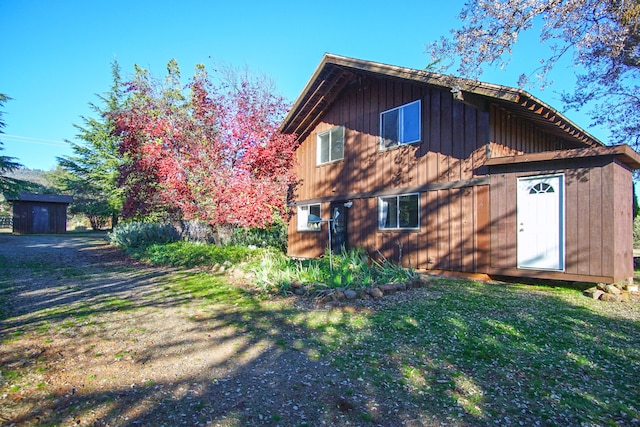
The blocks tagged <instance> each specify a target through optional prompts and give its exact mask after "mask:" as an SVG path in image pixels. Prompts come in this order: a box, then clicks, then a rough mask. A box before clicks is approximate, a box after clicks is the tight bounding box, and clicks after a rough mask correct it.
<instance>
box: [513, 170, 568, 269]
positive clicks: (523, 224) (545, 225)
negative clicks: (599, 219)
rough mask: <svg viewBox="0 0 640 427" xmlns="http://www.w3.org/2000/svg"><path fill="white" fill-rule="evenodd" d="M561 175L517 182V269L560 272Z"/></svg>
mask: <svg viewBox="0 0 640 427" xmlns="http://www.w3.org/2000/svg"><path fill="white" fill-rule="evenodd" d="M564 228H565V220H564V175H563V174H559V175H542V176H534V177H526V178H519V179H518V187H517V240H518V242H517V251H518V254H517V260H518V268H528V269H536V270H557V271H563V270H564V260H565V241H564V240H565V230H564Z"/></svg>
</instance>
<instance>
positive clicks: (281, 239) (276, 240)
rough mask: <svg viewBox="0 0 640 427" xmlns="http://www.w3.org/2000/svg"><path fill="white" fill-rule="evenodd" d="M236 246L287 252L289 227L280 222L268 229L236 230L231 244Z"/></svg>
mask: <svg viewBox="0 0 640 427" xmlns="http://www.w3.org/2000/svg"><path fill="white" fill-rule="evenodd" d="M229 243H230V244H232V245H236V246H255V247H258V248H275V249H278V250H279V251H282V253H286V252H287V225H286V224H285V223H284V222H283V221H281V220H278V221H277V222H275V223H274V224H272V225H271V226H270V227H268V228H236V229H235V230H233V234H232V235H231V241H230V242H229Z"/></svg>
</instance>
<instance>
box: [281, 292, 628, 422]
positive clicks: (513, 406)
mask: <svg viewBox="0 0 640 427" xmlns="http://www.w3.org/2000/svg"><path fill="white" fill-rule="evenodd" d="M411 293H415V295H411V296H410V295H407V298H401V300H400V301H398V302H394V303H389V304H386V303H385V304H382V305H381V306H380V307H379V308H374V309H373V310H371V309H368V310H356V311H355V312H351V311H350V310H345V309H332V310H329V311H323V310H320V311H317V310H314V311H301V312H298V313H297V314H296V315H294V316H291V317H290V318H289V319H283V320H286V321H287V322H288V323H290V324H292V325H296V326H298V327H304V328H303V329H302V330H305V333H304V334H303V335H301V336H299V337H298V339H300V340H302V341H304V342H305V343H306V344H305V347H308V348H310V349H313V350H314V352H317V353H318V354H320V355H322V357H328V358H330V359H331V362H332V363H333V364H334V365H335V366H337V367H339V368H340V369H341V370H343V371H344V372H345V373H347V374H348V375H350V376H351V377H353V378H356V379H357V381H360V382H362V383H363V384H364V385H365V386H366V389H368V390H369V393H370V394H371V395H384V396H391V397H393V399H394V400H396V401H397V404H398V410H401V411H403V410H404V411H411V412H414V413H415V414H416V417H418V418H420V419H423V418H424V417H427V418H428V417H433V419H434V420H452V421H453V420H457V422H465V423H467V422H468V423H471V424H473V425H475V424H484V423H493V424H496V425H581V424H582V425H634V424H637V423H639V422H640V421H639V420H640V401H639V399H640V390H639V388H638V384H640V321H639V319H640V307H639V306H638V302H637V301H636V302H635V303H603V302H599V301H593V300H590V299H588V298H586V297H584V296H582V295H581V293H580V292H579V291H577V290H573V289H566V288H553V287H542V286H530V285H516V284H508V285H501V284H486V283H474V282H469V281H460V280H456V281H454V280H437V281H434V282H432V284H431V285H429V287H428V288H426V289H425V290H412V291H408V294H411ZM374 306H375V305H374Z"/></svg>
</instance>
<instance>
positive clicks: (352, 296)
mask: <svg viewBox="0 0 640 427" xmlns="http://www.w3.org/2000/svg"><path fill="white" fill-rule="evenodd" d="M344 296H345V298H346V299H356V298H357V297H358V293H357V292H356V291H354V290H353V289H347V290H346V291H344Z"/></svg>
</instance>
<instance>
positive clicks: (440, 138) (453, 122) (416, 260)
mask: <svg viewBox="0 0 640 427" xmlns="http://www.w3.org/2000/svg"><path fill="white" fill-rule="evenodd" d="M418 99H419V100H421V114H422V129H421V137H422V138H421V140H422V142H421V143H416V144H411V145H405V146H401V147H396V148H392V149H388V150H380V148H379V144H380V140H379V127H380V113H381V112H382V111H385V110H388V109H391V108H394V107H398V106H401V105H404V104H407V103H409V102H412V101H416V100H418ZM335 126H344V127H345V150H344V159H343V160H342V161H337V162H333V163H329V164H325V165H320V166H316V138H317V135H318V133H321V132H325V131H327V130H329V129H331V128H333V127H335ZM488 141H489V113H488V112H485V111H480V110H478V109H476V108H474V107H471V106H468V105H465V104H463V103H460V102H457V101H454V100H453V97H452V95H451V93H450V92H449V91H446V90H443V89H440V88H433V87H429V86H424V85H416V84H415V83H413V84H412V83H409V82H403V81H400V80H393V79H384V78H373V77H362V78H360V79H358V81H356V82H354V83H352V84H350V85H348V86H347V87H346V88H345V89H344V90H343V93H342V94H341V95H340V96H339V97H338V99H337V101H336V102H335V103H334V104H333V105H332V106H331V107H330V108H329V109H328V110H327V111H326V112H325V114H324V115H323V116H322V119H321V121H320V123H319V124H318V125H317V126H316V128H315V130H314V131H313V132H311V133H310V134H309V135H308V136H307V137H306V138H305V139H304V141H302V144H301V146H300V147H299V148H298V150H297V156H298V158H297V160H298V164H299V165H301V166H300V167H299V168H298V171H297V172H298V177H299V179H300V185H299V187H298V188H297V193H296V201H297V203H300V204H305V203H307V202H320V203H321V209H322V215H323V217H325V218H326V217H327V216H328V215H329V205H330V201H331V200H344V201H347V200H351V201H352V202H353V206H352V207H351V208H350V210H349V223H348V230H349V241H348V243H349V245H350V246H351V247H356V246H357V247H364V248H365V249H366V250H367V251H368V252H369V254H370V255H371V256H374V257H375V256H376V255H378V256H379V255H382V256H384V257H385V258H387V259H389V260H392V261H394V262H398V261H401V262H402V263H403V265H411V266H412V267H416V268H422V269H426V268H429V269H437V270H451V269H454V270H460V271H470V272H473V271H478V270H481V269H484V268H486V265H488V248H489V236H488V232H489V230H488V220H489V210H488V207H489V206H488V202H489V191H488V185H486V183H485V185H474V184H473V183H467V182H466V181H469V180H472V179H473V178H477V177H479V176H484V174H485V173H486V168H485V167H483V162H484V160H485V158H486V149H487V148H486V147H487V143H488ZM452 182H454V183H456V185H455V186H457V187H459V188H448V187H450V185H448V184H450V183H452ZM487 183H488V182H487ZM439 184H441V185H439ZM403 190H406V192H419V193H420V204H421V206H420V229H419V230H411V231H387V230H384V231H382V230H379V229H378V224H377V200H378V199H377V196H378V195H381V194H383V193H385V192H389V191H392V192H393V191H396V192H402V191H403ZM294 209H295V208H294ZM289 227H290V229H289V236H290V239H289V254H291V255H294V256H301V257H317V256H320V255H322V254H323V253H324V249H325V247H326V245H327V231H326V228H324V227H326V225H325V226H323V231H322V232H297V231H296V221H295V217H294V218H293V220H292V221H291V222H290V224H289Z"/></svg>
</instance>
